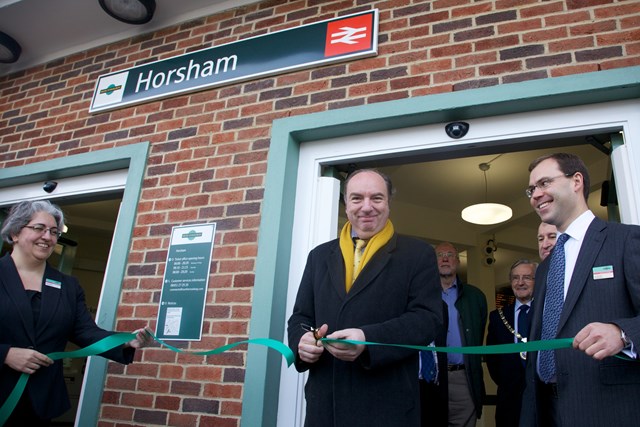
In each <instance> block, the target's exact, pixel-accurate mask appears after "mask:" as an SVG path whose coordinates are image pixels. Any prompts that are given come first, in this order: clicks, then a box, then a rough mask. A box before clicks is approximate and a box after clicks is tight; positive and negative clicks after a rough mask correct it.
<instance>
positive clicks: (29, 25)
mask: <svg viewBox="0 0 640 427" xmlns="http://www.w3.org/2000/svg"><path fill="white" fill-rule="evenodd" d="M250 3H256V0H156V12H155V15H154V17H153V19H152V20H151V21H150V22H148V23H146V24H143V25H128V24H125V23H123V22H120V21H118V20H116V19H113V18H112V17H110V16H109V15H107V14H106V13H105V12H104V11H103V10H102V8H101V7H100V5H99V4H98V0H0V31H2V32H4V33H6V34H8V35H10V36H11V37H13V38H14V39H15V40H16V41H17V42H18V43H19V44H20V46H21V47H22V55H21V56H20V59H19V60H18V62H16V63H13V64H0V75H5V74H9V73H12V72H14V71H19V70H23V69H26V68H29V67H32V66H34V65H39V64H43V63H47V62H49V61H52V60H55V59H58V58H63V57H65V56H68V55H71V54H73V53H77V52H82V51H84V50H87V49H90V48H93V47H96V46H102V45H105V44H109V43H113V42H115V41H118V40H123V39H127V38H130V37H133V36H136V35H140V34H146V33H149V32H152V31H155V30H158V29H162V28H166V27H169V26H171V25H174V24H178V23H182V22H187V21H191V20H193V19H196V18H199V17H202V16H208V15H212V14H214V13H217V12H220V11H223V10H228V9H232V8H238V7H241V6H244V5H247V4H250Z"/></svg>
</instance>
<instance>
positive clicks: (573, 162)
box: [529, 153, 591, 201]
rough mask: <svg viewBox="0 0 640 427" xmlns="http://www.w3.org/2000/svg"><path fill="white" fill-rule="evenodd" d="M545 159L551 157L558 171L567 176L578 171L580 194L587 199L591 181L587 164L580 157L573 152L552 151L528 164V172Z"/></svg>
mask: <svg viewBox="0 0 640 427" xmlns="http://www.w3.org/2000/svg"><path fill="white" fill-rule="evenodd" d="M547 159H553V160H555V161H556V162H557V163H558V167H559V168H560V171H562V173H564V174H565V175H567V176H572V175H575V174H576V173H578V172H580V174H581V175H582V183H583V187H584V188H583V189H582V194H583V195H584V200H585V201H587V200H588V199H589V189H590V188H591V183H590V180H589V171H588V170H587V166H586V165H585V164H584V162H583V161H582V159H581V158H580V157H578V156H576V155H575V154H571V153H553V154H546V155H544V156H540V157H538V158H537V159H535V160H534V161H532V162H531V163H530V164H529V172H531V171H532V170H534V169H535V168H536V166H538V165H539V164H540V163H542V162H543V161H545V160H547Z"/></svg>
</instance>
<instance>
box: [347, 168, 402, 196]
mask: <svg viewBox="0 0 640 427" xmlns="http://www.w3.org/2000/svg"><path fill="white" fill-rule="evenodd" d="M362 172H373V173H375V174H378V175H379V176H380V178H382V179H383V180H384V183H385V184H386V185H387V196H388V197H389V201H391V198H392V197H393V195H394V193H395V192H396V189H395V188H393V183H392V182H391V178H389V177H388V176H387V175H385V174H384V173H382V172H380V171H379V170H377V169H358V170H355V171H353V172H351V173H350V174H349V176H348V177H347V179H346V180H345V181H344V201H345V202H346V201H347V186H348V185H349V181H351V178H353V177H354V176H356V175H358V174H360V173H362Z"/></svg>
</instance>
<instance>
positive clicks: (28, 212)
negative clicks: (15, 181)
mask: <svg viewBox="0 0 640 427" xmlns="http://www.w3.org/2000/svg"><path fill="white" fill-rule="evenodd" d="M38 212H45V213H48V214H49V215H51V216H52V217H53V219H55V221H56V224H57V226H58V229H59V230H61V231H62V229H63V228H64V214H63V213H62V209H60V208H59V207H58V206H56V205H54V204H53V203H51V202H50V201H48V200H27V201H24V202H20V203H18V204H17V205H13V206H12V207H11V210H10V211H9V215H7V218H6V219H5V220H4V223H3V224H2V231H1V232H0V234H1V235H2V239H3V240H4V241H5V242H7V243H9V244H10V245H13V239H12V237H11V236H15V235H17V234H18V233H20V230H22V229H23V228H24V226H25V225H27V224H29V221H31V218H33V216H34V215H35V214H36V213H38Z"/></svg>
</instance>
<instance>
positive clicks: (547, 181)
mask: <svg viewBox="0 0 640 427" xmlns="http://www.w3.org/2000/svg"><path fill="white" fill-rule="evenodd" d="M575 174H576V172H574V173H563V174H562V175H558V176H553V177H551V178H541V179H540V180H538V182H536V183H535V184H533V185H530V186H528V187H527V188H525V190H524V193H525V194H526V195H527V197H528V198H531V197H532V196H533V192H534V191H536V188H539V189H541V190H546V189H547V188H549V186H550V185H551V184H553V181H555V180H556V179H558V178H560V177H563V176H564V177H567V178H569V177H571V176H573V175H575Z"/></svg>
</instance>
